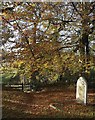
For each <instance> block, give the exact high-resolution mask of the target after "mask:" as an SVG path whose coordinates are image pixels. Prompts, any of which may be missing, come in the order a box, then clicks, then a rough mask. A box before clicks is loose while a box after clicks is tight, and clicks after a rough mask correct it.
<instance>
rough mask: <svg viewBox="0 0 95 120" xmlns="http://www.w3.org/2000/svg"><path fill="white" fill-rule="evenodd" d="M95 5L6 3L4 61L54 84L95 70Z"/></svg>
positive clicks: (3, 19) (88, 3)
mask: <svg viewBox="0 0 95 120" xmlns="http://www.w3.org/2000/svg"><path fill="white" fill-rule="evenodd" d="M94 9H95V2H83V3H82V2H67V3H64V2H26V3H23V2H3V3H2V14H1V18H0V20H2V59H3V63H4V62H8V63H10V65H11V66H12V67H14V68H18V71H19V73H20V74H24V75H25V76H27V78H29V79H30V78H31V76H32V75H33V73H34V72H35V71H38V74H37V75H36V79H43V78H45V79H48V80H49V81H52V80H53V81H54V80H58V79H60V76H63V77H65V76H72V75H76V74H79V73H81V72H82V71H84V72H86V73H89V72H90V70H91V69H92V68H93V67H94V66H95V62H94V61H95V56H94V55H95V40H94V38H95V10H94ZM94 68H95V67H94Z"/></svg>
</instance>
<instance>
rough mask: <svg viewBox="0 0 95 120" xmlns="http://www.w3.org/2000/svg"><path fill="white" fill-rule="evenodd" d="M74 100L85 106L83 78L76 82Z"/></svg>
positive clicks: (84, 83) (85, 96) (85, 83)
mask: <svg viewBox="0 0 95 120" xmlns="http://www.w3.org/2000/svg"><path fill="white" fill-rule="evenodd" d="M76 100H77V102H78V103H83V104H85V105H86V104H87V82H86V80H85V79H84V78H83V77H80V78H79V79H78V80H77V88H76Z"/></svg>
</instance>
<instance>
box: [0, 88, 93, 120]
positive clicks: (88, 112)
mask: <svg viewBox="0 0 95 120" xmlns="http://www.w3.org/2000/svg"><path fill="white" fill-rule="evenodd" d="M2 98H3V102H2V103H3V109H2V112H3V118H23V119H26V118H93V117H94V118H95V99H94V98H95V92H94V91H92V90H88V96H87V98H88V104H87V105H86V106H85V105H81V104H78V103H76V99H75V89H72V90H71V89H69V88H67V89H63V88H61V87H60V88H56V87H51V88H45V89H44V90H43V91H39V92H30V93H24V92H22V91H17V90H13V89H10V90H3V94H2Z"/></svg>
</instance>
